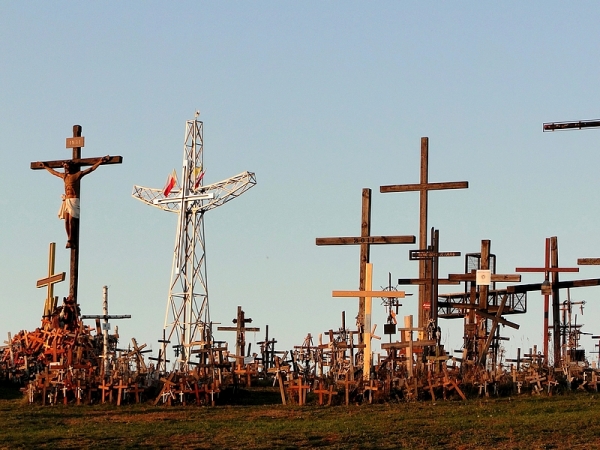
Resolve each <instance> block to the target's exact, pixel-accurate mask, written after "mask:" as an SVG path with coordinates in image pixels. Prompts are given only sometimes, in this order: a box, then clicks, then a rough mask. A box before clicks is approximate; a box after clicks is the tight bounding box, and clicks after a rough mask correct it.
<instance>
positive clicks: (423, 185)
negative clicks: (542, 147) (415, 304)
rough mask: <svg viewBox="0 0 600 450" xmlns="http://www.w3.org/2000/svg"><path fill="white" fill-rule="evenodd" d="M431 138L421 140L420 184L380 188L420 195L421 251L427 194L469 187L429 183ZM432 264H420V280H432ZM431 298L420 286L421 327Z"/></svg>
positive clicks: (424, 240) (457, 183) (461, 183)
mask: <svg viewBox="0 0 600 450" xmlns="http://www.w3.org/2000/svg"><path fill="white" fill-rule="evenodd" d="M428 172H429V138H427V137H422V138H421V180H420V183H418V184H396V185H389V186H380V188H379V191H380V192H382V193H387V192H412V191H418V192H419V193H420V201H419V205H420V206H419V249H420V250H427V194H428V193H429V191H439V190H446V189H466V188H468V187H469V183H468V182H467V181H454V182H445V183H430V182H429V176H428ZM431 266H432V262H431V260H428V259H423V260H421V261H420V263H419V278H420V279H429V278H431V276H430V272H431V270H432V267H431ZM430 297H431V286H430V285H428V284H422V285H420V286H419V326H420V327H426V326H427V320H428V319H427V315H428V314H427V311H426V310H425V308H424V307H423V303H426V302H427V300H426V299H429V298H430Z"/></svg>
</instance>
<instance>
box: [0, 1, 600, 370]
mask: <svg viewBox="0 0 600 450" xmlns="http://www.w3.org/2000/svg"><path fill="white" fill-rule="evenodd" d="M599 22H600V9H598V6H597V4H596V3H595V2H590V1H583V2H579V3H578V6H577V7H576V8H574V7H572V5H569V4H567V3H564V2H558V1H547V2H518V1H506V2H489V1H460V2H432V1H421V2H409V1H394V2H388V1H379V2H356V1H345V2H339V1H330V2H316V1H305V2H268V1H260V0H259V1H255V2H239V1H224V2H198V1H179V2H158V1H143V2H142V1H130V2H125V3H123V2H117V1H105V2H74V1H72V2H70V1H60V0H59V1H55V2H50V3H49V2H41V1H22V2H8V1H4V2H0V86H1V89H0V189H1V192H2V193H3V195H2V197H0V202H1V204H2V206H3V211H4V212H3V213H2V215H1V216H0V221H1V222H0V226H1V230H2V231H1V233H0V273H1V275H0V277H1V278H0V279H1V280H2V282H1V283H0V305H1V311H2V313H1V314H0V337H2V338H3V339H2V340H4V339H6V336H7V333H9V332H11V333H13V334H14V333H16V332H18V331H19V330H21V329H25V330H33V329H34V328H36V327H38V326H39V324H40V317H41V314H42V312H43V305H44V299H45V296H46V291H45V290H44V289H36V287H35V285H36V280H38V279H40V278H43V277H45V276H46V274H47V270H48V268H47V264H48V246H49V243H50V242H56V243H57V256H56V270H57V271H68V264H69V253H68V250H65V249H64V245H65V240H66V238H65V232H64V223H63V222H62V221H60V220H59V219H58V218H57V211H58V208H59V206H60V195H61V193H62V191H63V186H62V181H61V180H59V179H57V178H55V177H52V176H51V175H50V174H48V173H46V172H43V171H33V170H30V168H29V165H30V162H32V161H40V160H56V159H64V158H69V157H70V155H71V152H70V150H68V149H66V148H65V138H66V137H69V136H71V134H72V126H73V125H74V124H80V125H82V127H83V135H84V136H85V147H84V148H83V149H82V155H83V157H100V156H103V155H106V154H109V155H121V156H122V157H123V164H121V165H111V166H103V167H100V168H99V169H98V170H97V171H96V172H94V173H93V174H91V175H89V176H88V177H86V178H85V179H84V180H83V182H82V194H81V199H82V218H81V242H80V269H79V270H80V278H79V303H80V305H81V308H82V312H83V314H100V313H101V305H102V287H103V286H105V285H106V286H108V287H109V302H110V307H109V308H110V313H111V314H131V316H132V318H131V319H129V320H121V321H119V322H118V323H115V322H116V321H115V322H114V323H113V328H114V326H115V325H118V327H119V333H120V336H121V346H126V345H127V344H128V343H129V342H130V339H131V338H132V337H135V338H136V339H137V341H138V342H139V343H146V344H148V346H149V347H151V348H152V349H153V350H154V351H155V353H156V350H157V349H158V343H157V340H158V339H159V338H160V337H161V336H162V328H163V322H164V316H165V308H166V305H167V296H168V289H169V280H170V277H171V263H172V256H173V248H174V240H175V231H176V223H177V222H176V215H174V214H168V213H167V212H164V211H161V210H159V209H157V208H152V207H150V206H147V205H144V204H143V203H141V202H139V201H137V200H135V199H133V198H132V196H131V192H132V187H133V185H141V186H147V187H156V188H161V187H162V186H163V185H164V183H165V181H166V178H167V175H168V174H169V173H170V172H171V171H172V170H173V169H177V171H178V172H180V171H181V161H182V154H183V153H182V152H183V144H184V142H183V139H184V131H185V121H186V120H189V119H192V118H193V117H194V113H195V111H196V110H199V111H200V120H202V121H203V123H204V167H205V169H206V175H205V178H204V182H205V184H210V183H214V182H217V181H221V180H224V179H226V178H229V177H231V176H234V175H236V174H238V173H240V172H243V171H246V170H248V171H251V172H254V173H256V178H257V185H256V186H255V187H253V188H252V189H250V190H249V191H248V192H246V193H244V194H243V195H242V196H240V197H239V198H237V199H235V200H233V201H231V202H229V203H227V204H226V205H224V206H222V207H219V208H217V209H215V210H212V211H210V212H209V213H207V214H206V217H205V226H206V245H207V251H206V261H207V271H208V290H209V303H210V316H211V320H212V321H213V322H215V323H220V324H222V325H224V326H228V325H231V320H232V319H233V318H234V317H235V315H236V309H237V306H238V305H241V306H242V307H243V309H244V310H245V312H246V316H247V317H250V318H252V319H253V322H252V326H255V327H260V328H261V332H258V333H250V334H249V335H248V336H247V342H251V343H253V347H254V348H256V347H255V345H256V342H259V341H261V340H262V339H263V337H264V327H265V325H269V335H270V337H273V338H275V339H276V340H277V341H278V343H277V345H276V348H277V349H278V350H288V349H290V348H292V347H293V346H294V345H300V344H302V342H303V340H304V337H305V336H306V335H307V334H308V333H311V334H312V335H313V336H315V342H316V341H317V340H318V335H319V334H320V333H324V332H326V331H327V330H329V329H337V328H338V327H339V326H340V316H341V311H342V310H345V311H347V313H346V314H347V316H348V317H350V318H351V317H354V316H355V315H356V311H357V303H358V302H357V300H354V299H334V298H332V297H331V291H332V290H339V289H343V290H352V289H357V288H358V275H359V249H358V247H355V246H346V247H317V246H316V245H315V238H317V237H328V236H356V235H359V233H360V217H361V216H360V214H361V191H362V189H363V188H371V189H372V191H373V194H372V222H371V223H372V225H371V226H372V228H371V232H372V234H373V235H418V232H419V230H418V227H419V195H418V194H417V193H394V194H381V193H380V192H379V187H380V186H383V185H390V184H407V183H417V182H418V181H419V161H420V139H421V137H424V136H427V137H429V180H430V181H431V182H443V181H463V180H465V181H468V182H469V188H468V189H466V190H455V191H438V192H432V193H430V195H429V226H430V227H435V228H436V229H439V230H440V250H441V251H460V252H462V254H463V255H464V254H465V253H473V252H479V251H480V247H481V240H482V239H490V240H491V251H492V253H493V254H495V255H496V258H497V265H498V267H497V271H498V273H514V270H515V268H516V267H523V266H526V267H527V266H538V267H539V266H542V265H543V264H544V245H545V238H547V237H550V236H557V237H558V242H559V256H560V259H559V263H560V266H563V267H574V266H576V264H577V258H582V257H600V236H599V234H598V233H597V230H598V223H600V213H599V211H598V208H597V205H598V204H599V203H600V192H599V190H598V186H599V184H600V182H599V181H598V178H597V173H598V171H597V167H598V165H599V163H600V154H599V152H598V146H599V145H598V144H599V143H600V130H593V129H589V130H581V131H580V130H576V131H561V132H554V133H544V132H542V124H543V123H544V122H551V121H568V120H584V119H597V118H599V117H600V111H599V106H598V105H599V104H600V103H599V99H600V84H599V83H598V76H599V74H600V57H599V56H600V55H599V53H600V39H599V36H598V27H597V24H598V23H599ZM411 249H416V246H410V245H388V246H374V247H372V250H371V262H372V263H373V265H374V275H373V279H374V286H375V288H379V287H384V286H387V284H388V274H389V273H391V274H392V280H396V279H397V278H411V277H417V275H418V264H417V263H416V262H413V261H409V260H408V251H409V250H411ZM463 268H464V259H463V258H462V257H461V258H446V259H444V260H443V261H441V263H440V274H441V275H442V276H445V275H447V274H448V273H462V272H463V270H464V269H463ZM597 277H600V267H594V266H583V267H581V270H580V272H579V274H566V275H563V276H562V277H561V279H563V280H567V279H580V278H597ZM541 281H543V277H542V275H539V274H524V275H523V278H522V282H524V283H536V282H538V283H539V282H541ZM456 291H457V287H442V288H440V292H442V293H444V292H456ZM406 292H407V293H414V294H415V295H413V296H412V298H410V297H409V298H407V299H405V300H404V301H403V306H402V308H401V310H400V316H404V315H409V314H413V315H415V316H416V314H417V308H416V301H415V299H416V293H417V289H416V288H413V287H408V288H406ZM599 293H600V291H599V290H598V289H597V288H585V289H575V290H573V291H572V292H571V293H570V295H571V299H572V300H573V301H585V302H586V304H585V308H584V310H583V314H581V311H577V314H578V318H577V321H578V323H583V324H584V327H583V331H586V332H590V333H594V334H600V323H599V322H598V319H597V318H598V317H599V314H600V302H599V301H598V296H599ZM55 294H56V295H59V296H61V297H62V296H66V295H67V294H68V286H67V283H62V284H59V285H57V287H56V290H55ZM564 297H565V293H563V298H564ZM542 298H543V297H542V296H541V295H540V294H538V293H531V294H529V296H528V306H527V313H526V314H523V315H519V316H511V317H510V319H511V320H514V321H515V322H517V323H519V324H520V326H521V328H520V329H519V330H513V329H512V328H502V334H503V335H504V336H507V337H509V338H510V341H507V342H506V343H505V344H504V345H505V348H506V356H507V357H515V356H516V349H517V348H518V347H520V348H523V349H526V350H527V349H529V348H531V347H533V346H534V345H537V346H538V348H539V349H541V347H542V315H543V312H542ZM374 305H375V306H374V322H375V323H377V324H378V331H379V334H382V332H383V323H384V321H385V311H384V308H383V307H382V306H380V305H379V303H378V300H377V301H375V302H374ZM349 321H350V322H351V320H349ZM441 327H442V342H443V343H444V344H445V346H446V348H447V349H448V350H449V351H454V350H457V349H459V348H460V346H461V344H462V322H461V321H460V320H454V321H448V320H446V321H442V322H441ZM215 335H216V337H217V338H219V339H221V340H228V341H229V343H230V347H234V334H233V333H226V332H215ZM384 339H385V338H384ZM324 340H325V341H326V339H325V338H324ZM0 341H1V340H0ZM582 345H583V347H584V348H586V350H587V351H588V352H591V351H597V349H595V348H594V341H592V339H591V338H590V336H584V337H583V338H582ZM375 346H377V344H375ZM593 358H594V359H595V358H597V355H596V356H594V357H593Z"/></svg>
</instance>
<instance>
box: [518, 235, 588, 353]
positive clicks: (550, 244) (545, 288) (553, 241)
mask: <svg viewBox="0 0 600 450" xmlns="http://www.w3.org/2000/svg"><path fill="white" fill-rule="evenodd" d="M553 249H555V250H558V238H557V237H556V236H554V237H552V238H546V252H545V264H544V267H517V268H516V269H515V272H539V273H543V274H544V283H542V295H543V296H544V322H543V336H544V361H545V362H546V364H547V363H548V341H549V339H548V310H549V306H550V294H551V293H552V292H553V291H552V288H551V284H550V274H551V273H552V274H554V273H558V272H579V268H578V267H562V268H561V267H552V266H551V265H550V260H551V255H552V254H553V251H555V250H553ZM556 260H557V262H558V257H557V258H556ZM578 264H579V262H578ZM557 281H558V280H557ZM553 303H554V301H553ZM552 314H555V312H554V305H553V310H552Z"/></svg>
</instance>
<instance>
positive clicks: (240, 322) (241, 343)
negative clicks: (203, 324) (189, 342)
mask: <svg viewBox="0 0 600 450" xmlns="http://www.w3.org/2000/svg"><path fill="white" fill-rule="evenodd" d="M232 322H233V323H235V324H236V326H235V327H218V328H217V330H219V331H235V332H236V340H235V355H236V356H245V352H246V332H247V331H260V328H256V327H247V326H246V324H247V323H252V319H250V318H247V319H246V313H244V311H243V310H242V307H241V306H238V308H237V318H235V319H233V320H232Z"/></svg>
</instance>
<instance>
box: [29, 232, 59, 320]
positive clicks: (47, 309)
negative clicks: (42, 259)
mask: <svg viewBox="0 0 600 450" xmlns="http://www.w3.org/2000/svg"><path fill="white" fill-rule="evenodd" d="M55 252H56V242H50V252H49V255H48V276H47V277H46V278H41V279H39V280H37V283H36V285H35V287H37V288H41V287H44V286H47V288H48V291H47V293H46V303H45V304H44V316H43V317H49V316H50V314H52V312H53V311H54V308H56V303H57V299H58V297H54V285H55V284H56V283H60V282H61V281H65V275H66V273H65V272H61V273H54V262H55Z"/></svg>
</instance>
